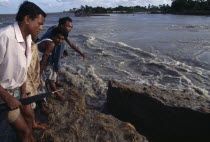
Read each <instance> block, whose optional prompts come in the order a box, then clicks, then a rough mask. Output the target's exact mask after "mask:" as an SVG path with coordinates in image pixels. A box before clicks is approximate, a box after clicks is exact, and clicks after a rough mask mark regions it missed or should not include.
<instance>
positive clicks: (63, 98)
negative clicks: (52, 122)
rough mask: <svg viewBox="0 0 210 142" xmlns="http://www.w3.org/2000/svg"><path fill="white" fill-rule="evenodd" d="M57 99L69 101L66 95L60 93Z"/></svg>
mask: <svg viewBox="0 0 210 142" xmlns="http://www.w3.org/2000/svg"><path fill="white" fill-rule="evenodd" d="M56 99H58V100H60V101H67V100H68V99H67V98H66V97H64V96H62V95H58V96H57V97H56Z"/></svg>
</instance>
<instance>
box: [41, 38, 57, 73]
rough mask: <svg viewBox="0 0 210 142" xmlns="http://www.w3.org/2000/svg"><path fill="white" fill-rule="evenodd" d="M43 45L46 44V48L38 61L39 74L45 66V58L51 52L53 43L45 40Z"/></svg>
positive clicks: (46, 58)
mask: <svg viewBox="0 0 210 142" xmlns="http://www.w3.org/2000/svg"><path fill="white" fill-rule="evenodd" d="M45 46H46V50H45V52H44V54H43V56H42V60H41V61H40V74H42V73H43V71H44V69H45V68H46V66H47V60H48V58H49V56H50V54H51V53H52V51H53V49H54V47H55V44H54V43H53V42H52V41H46V44H45Z"/></svg>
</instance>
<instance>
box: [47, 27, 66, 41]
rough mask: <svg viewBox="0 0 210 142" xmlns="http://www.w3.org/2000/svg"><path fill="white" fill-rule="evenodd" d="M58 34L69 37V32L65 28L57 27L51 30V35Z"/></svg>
mask: <svg viewBox="0 0 210 142" xmlns="http://www.w3.org/2000/svg"><path fill="white" fill-rule="evenodd" d="M58 34H61V35H63V36H64V37H65V38H67V37H68V32H67V31H66V30H65V29H62V28H59V27H56V28H54V29H53V30H52V32H51V37H56V36H57V35H58Z"/></svg>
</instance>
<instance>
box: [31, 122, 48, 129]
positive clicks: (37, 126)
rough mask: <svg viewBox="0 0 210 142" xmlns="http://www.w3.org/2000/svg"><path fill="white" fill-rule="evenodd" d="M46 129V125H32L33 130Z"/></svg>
mask: <svg viewBox="0 0 210 142" xmlns="http://www.w3.org/2000/svg"><path fill="white" fill-rule="evenodd" d="M46 128H47V124H40V125H39V124H37V123H35V124H33V129H43V130H44V129H46Z"/></svg>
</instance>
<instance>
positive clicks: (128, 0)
mask: <svg viewBox="0 0 210 142" xmlns="http://www.w3.org/2000/svg"><path fill="white" fill-rule="evenodd" d="M23 1H24V0H0V14H2V13H16V12H17V10H18V7H19V5H20V4H21V3H22V2H23ZM30 1H31V2H34V3H35V4H37V5H38V6H39V7H41V8H42V9H43V10H44V11H45V12H60V11H63V10H69V9H72V8H79V7H80V6H81V5H88V6H93V7H95V6H103V7H117V6H119V5H123V6H135V5H140V6H148V5H149V4H151V5H160V4H171V0H30Z"/></svg>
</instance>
